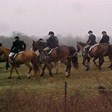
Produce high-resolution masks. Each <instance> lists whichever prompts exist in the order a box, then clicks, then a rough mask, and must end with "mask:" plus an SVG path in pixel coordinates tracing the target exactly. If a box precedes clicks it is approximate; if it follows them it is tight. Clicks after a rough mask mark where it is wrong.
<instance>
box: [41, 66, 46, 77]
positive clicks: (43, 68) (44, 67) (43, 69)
mask: <svg viewBox="0 0 112 112" xmlns="http://www.w3.org/2000/svg"><path fill="white" fill-rule="evenodd" d="M46 67H47V66H46V64H44V66H43V67H42V73H41V75H40V76H43V75H44V71H45V69H46Z"/></svg>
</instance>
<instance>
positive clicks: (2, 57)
mask: <svg viewBox="0 0 112 112" xmlns="http://www.w3.org/2000/svg"><path fill="white" fill-rule="evenodd" d="M9 53H10V49H8V48H5V47H2V46H1V47H0V62H6V64H5V71H7V70H8V68H9V67H10V66H9V62H8V57H9Z"/></svg>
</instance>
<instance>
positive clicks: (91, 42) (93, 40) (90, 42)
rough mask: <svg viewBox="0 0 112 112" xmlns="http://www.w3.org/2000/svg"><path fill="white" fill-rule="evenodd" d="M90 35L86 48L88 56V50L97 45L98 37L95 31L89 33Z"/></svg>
mask: <svg viewBox="0 0 112 112" xmlns="http://www.w3.org/2000/svg"><path fill="white" fill-rule="evenodd" d="M88 34H89V38H88V40H87V45H86V46H85V54H86V55H87V54H88V50H89V48H90V47H91V46H92V45H94V44H96V36H95V35H94V34H93V31H91V30H90V31H88Z"/></svg>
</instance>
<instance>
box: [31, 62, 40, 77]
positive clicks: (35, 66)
mask: <svg viewBox="0 0 112 112" xmlns="http://www.w3.org/2000/svg"><path fill="white" fill-rule="evenodd" d="M31 63H32V66H33V71H34V78H37V72H38V71H39V67H38V65H37V62H36V61H35V60H32V61H31Z"/></svg>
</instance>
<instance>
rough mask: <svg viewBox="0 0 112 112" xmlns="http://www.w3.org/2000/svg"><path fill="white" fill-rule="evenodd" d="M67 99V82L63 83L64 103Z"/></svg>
mask: <svg viewBox="0 0 112 112" xmlns="http://www.w3.org/2000/svg"><path fill="white" fill-rule="evenodd" d="M66 99H67V81H65V102H66Z"/></svg>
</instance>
